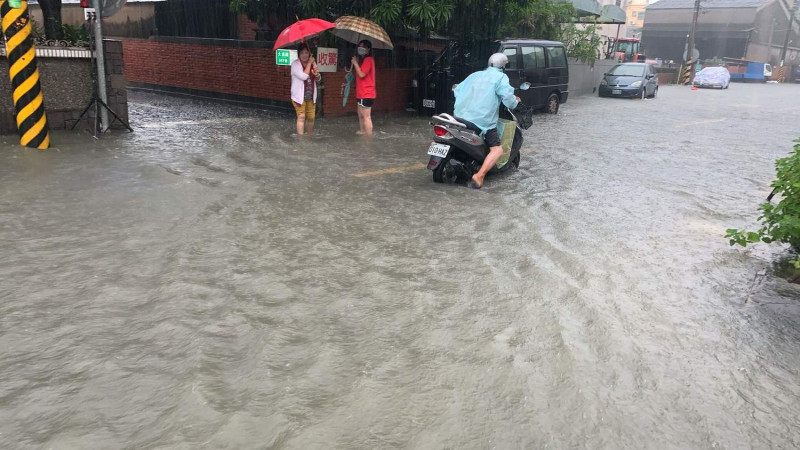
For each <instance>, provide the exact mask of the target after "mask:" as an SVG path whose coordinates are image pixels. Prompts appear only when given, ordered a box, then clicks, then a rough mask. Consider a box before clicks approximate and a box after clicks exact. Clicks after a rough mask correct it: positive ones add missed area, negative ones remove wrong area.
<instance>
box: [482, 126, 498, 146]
mask: <svg viewBox="0 0 800 450" xmlns="http://www.w3.org/2000/svg"><path fill="white" fill-rule="evenodd" d="M483 140H484V141H486V145H488V146H489V147H500V135H499V134H497V128H492V129H491V130H489V131H487V132H486V133H485V134H484V135H483Z"/></svg>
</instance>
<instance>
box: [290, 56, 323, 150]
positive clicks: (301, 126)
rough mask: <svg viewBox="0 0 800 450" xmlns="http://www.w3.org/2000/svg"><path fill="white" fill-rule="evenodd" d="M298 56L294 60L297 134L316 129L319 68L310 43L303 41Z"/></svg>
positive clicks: (293, 79)
mask: <svg viewBox="0 0 800 450" xmlns="http://www.w3.org/2000/svg"><path fill="white" fill-rule="evenodd" d="M297 57H298V59H296V60H295V61H294V62H292V93H291V94H292V104H293V105H294V111H295V113H297V134H298V135H299V136H302V135H304V134H305V133H306V132H308V133H309V134H311V132H312V131H314V120H315V119H316V117H317V81H319V70H317V62H316V61H315V60H314V57H313V56H311V50H309V48H308V45H307V44H305V43H303V44H300V46H299V47H298V48H297Z"/></svg>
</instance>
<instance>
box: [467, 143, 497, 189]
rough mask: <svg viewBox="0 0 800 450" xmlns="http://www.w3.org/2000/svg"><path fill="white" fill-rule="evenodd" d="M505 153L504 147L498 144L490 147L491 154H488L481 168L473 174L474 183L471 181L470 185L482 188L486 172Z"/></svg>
mask: <svg viewBox="0 0 800 450" xmlns="http://www.w3.org/2000/svg"><path fill="white" fill-rule="evenodd" d="M502 154H503V147H501V146H497V147H492V148H490V149H489V154H488V155H486V159H485V160H483V165H482V166H481V170H479V171H478V172H477V173H476V174H475V175H473V176H472V181H473V182H474V183H470V187H474V188H477V189H480V188H481V187H483V179H484V178H485V177H486V174H487V173H489V171H490V170H492V167H494V165H495V164H497V160H498V159H500V156H501V155H502Z"/></svg>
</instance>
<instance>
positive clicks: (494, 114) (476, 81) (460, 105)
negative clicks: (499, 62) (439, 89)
mask: <svg viewBox="0 0 800 450" xmlns="http://www.w3.org/2000/svg"><path fill="white" fill-rule="evenodd" d="M453 94H455V96H456V107H455V113H454V114H455V116H456V117H460V118H462V119H464V120H469V121H470V122H472V123H474V124H475V125H477V126H478V128H480V129H481V130H482V131H483V132H484V133H486V132H487V131H488V130H491V129H492V128H495V127H497V119H498V118H499V113H500V102H501V101H502V102H503V104H504V105H506V106H507V107H508V108H509V109H514V108H516V107H517V98H516V97H515V96H514V88H513V87H511V84H509V82H508V75H506V74H504V73H503V71H502V70H500V69H498V68H497V67H487V68H486V69H485V70H482V71H480V72H475V73H473V74H472V75H470V76H468V77H467V79H466V80H464V81H462V82H461V84H459V85H458V86H457V87H456V89H455V90H454V91H453Z"/></svg>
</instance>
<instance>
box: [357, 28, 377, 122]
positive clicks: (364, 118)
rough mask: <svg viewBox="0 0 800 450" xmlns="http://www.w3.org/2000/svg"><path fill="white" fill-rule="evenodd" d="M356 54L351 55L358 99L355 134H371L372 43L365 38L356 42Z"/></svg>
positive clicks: (373, 101) (373, 72) (373, 82)
mask: <svg viewBox="0 0 800 450" xmlns="http://www.w3.org/2000/svg"><path fill="white" fill-rule="evenodd" d="M357 51H358V56H353V59H352V60H351V62H352V63H353V70H354V71H355V72H356V75H357V76H356V99H357V100H358V103H357V104H358V125H359V128H360V130H359V131H358V133H357V134H359V135H366V136H372V106H373V105H374V104H375V97H376V96H377V95H376V94H377V92H376V90H375V60H374V58H372V43H371V42H370V41H368V40H366V39H364V40H362V41H361V42H359V43H358V50H357Z"/></svg>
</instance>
